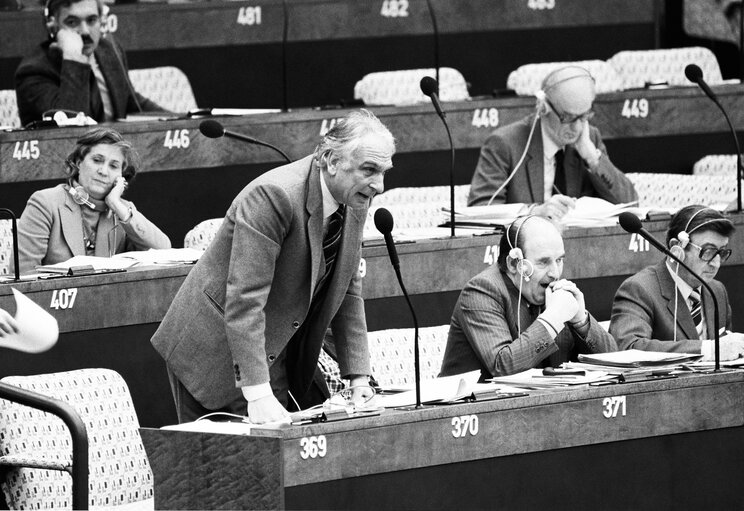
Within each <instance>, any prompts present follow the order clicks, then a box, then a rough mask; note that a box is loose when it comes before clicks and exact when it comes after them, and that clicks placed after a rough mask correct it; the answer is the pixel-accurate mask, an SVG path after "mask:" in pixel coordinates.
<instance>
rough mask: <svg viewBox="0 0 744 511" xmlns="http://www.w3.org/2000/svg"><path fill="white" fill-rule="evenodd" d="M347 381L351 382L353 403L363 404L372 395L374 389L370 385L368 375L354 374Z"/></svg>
mask: <svg viewBox="0 0 744 511" xmlns="http://www.w3.org/2000/svg"><path fill="white" fill-rule="evenodd" d="M349 382H350V384H351V385H350V386H351V400H352V401H353V402H354V404H355V405H357V406H359V405H363V404H364V403H366V402H367V401H369V400H370V399H372V398H373V397H374V395H375V390H374V389H373V388H372V387H370V385H369V377H368V376H366V375H362V376H355V377H353V378H351V379H350V380H349Z"/></svg>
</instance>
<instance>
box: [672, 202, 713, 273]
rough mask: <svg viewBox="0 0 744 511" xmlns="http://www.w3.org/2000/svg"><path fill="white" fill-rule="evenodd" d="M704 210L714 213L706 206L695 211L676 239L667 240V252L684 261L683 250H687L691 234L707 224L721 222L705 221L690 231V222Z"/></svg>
mask: <svg viewBox="0 0 744 511" xmlns="http://www.w3.org/2000/svg"><path fill="white" fill-rule="evenodd" d="M705 210H711V211H716V210H715V209H712V208H709V207H707V206H702V207H701V208H700V209H698V210H697V211H695V213H693V214H692V215H690V218H689V219H688V220H687V223H686V224H685V228H684V229H682V230H681V231H679V232H678V233H677V237H675V238H672V239H671V240H669V244H670V245H671V246H670V247H669V250H670V251H671V252H672V254H674V255H675V256H677V257H678V258H679V259H682V260H683V261H684V259H685V248H687V245H688V244H689V243H690V235H691V234H692V233H693V232H695V231H697V230H698V229H700V228H701V227H703V226H704V225H708V224H712V223H715V222H720V221H721V219H720V218H714V219H712V220H706V221H705V222H702V223H700V224H699V225H696V226H695V227H693V228H692V229H690V225H692V221H693V220H694V219H695V217H696V216H698V215H699V214H700V213H702V212H703V211H705Z"/></svg>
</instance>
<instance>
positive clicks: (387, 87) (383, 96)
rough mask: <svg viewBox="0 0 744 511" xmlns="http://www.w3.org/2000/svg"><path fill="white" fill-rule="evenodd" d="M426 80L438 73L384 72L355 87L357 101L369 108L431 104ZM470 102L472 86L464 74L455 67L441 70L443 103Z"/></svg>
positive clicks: (440, 80)
mask: <svg viewBox="0 0 744 511" xmlns="http://www.w3.org/2000/svg"><path fill="white" fill-rule="evenodd" d="M424 76H431V77H435V76H436V70H435V69H433V68H431V69H404V70H400V71H380V72H377V73H370V74H368V75H365V76H364V77H363V78H362V79H361V80H359V81H358V82H357V83H356V85H355V86H354V98H355V99H361V100H363V101H364V103H365V104H366V105H411V104H414V103H428V102H429V101H430V99H429V98H428V97H427V96H426V95H424V93H423V92H421V87H420V85H419V82H420V81H421V79H422V78H423V77H424ZM468 98H470V95H469V94H468V85H467V83H466V82H465V78H463V76H462V74H461V73H460V72H459V71H458V70H456V69H453V68H451V67H440V68H439V99H440V100H442V101H463V100H466V99H468Z"/></svg>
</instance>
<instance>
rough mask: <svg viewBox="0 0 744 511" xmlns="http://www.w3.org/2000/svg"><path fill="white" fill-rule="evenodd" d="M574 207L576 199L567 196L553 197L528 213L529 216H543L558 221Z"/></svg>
mask: <svg viewBox="0 0 744 511" xmlns="http://www.w3.org/2000/svg"><path fill="white" fill-rule="evenodd" d="M575 206H576V199H574V198H573V197H569V196H567V195H560V194H559V195H553V196H552V197H551V198H549V199H548V200H547V201H545V202H543V203H542V204H538V205H537V206H535V207H534V208H532V210H531V211H530V214H531V215H538V216H544V217H546V218H549V219H551V220H560V219H561V218H563V217H564V216H565V215H566V213H568V212H569V211H570V210H572V209H573V208H574V207H575Z"/></svg>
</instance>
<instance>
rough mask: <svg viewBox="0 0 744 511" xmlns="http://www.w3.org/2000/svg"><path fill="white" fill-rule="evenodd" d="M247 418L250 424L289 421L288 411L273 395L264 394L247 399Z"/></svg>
mask: <svg viewBox="0 0 744 511" xmlns="http://www.w3.org/2000/svg"><path fill="white" fill-rule="evenodd" d="M248 420H249V421H250V422H251V423H252V424H265V423H267V422H281V421H285V422H290V420H291V418H290V415H289V412H288V411H287V410H286V409H285V408H284V407H283V406H282V405H281V404H280V403H279V401H278V400H277V399H276V397H274V396H273V395H271V396H265V397H262V398H259V399H256V400H255V401H248Z"/></svg>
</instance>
